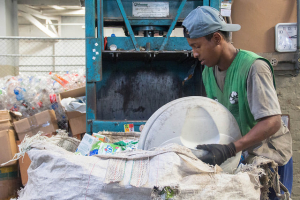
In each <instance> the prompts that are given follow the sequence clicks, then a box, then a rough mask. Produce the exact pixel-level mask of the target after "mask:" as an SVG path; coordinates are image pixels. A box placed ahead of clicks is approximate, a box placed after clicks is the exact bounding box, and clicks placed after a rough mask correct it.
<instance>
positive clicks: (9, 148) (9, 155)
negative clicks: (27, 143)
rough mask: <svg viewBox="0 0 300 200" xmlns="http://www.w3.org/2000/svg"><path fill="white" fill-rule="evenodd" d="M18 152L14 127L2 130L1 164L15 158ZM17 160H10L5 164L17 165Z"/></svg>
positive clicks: (0, 137)
mask: <svg viewBox="0 0 300 200" xmlns="http://www.w3.org/2000/svg"><path fill="white" fill-rule="evenodd" d="M16 153H17V145H16V138H15V132H14V131H13V130H12V129H8V130H3V131H0V164H2V163H5V162H7V161H10V160H11V159H13V157H14V155H15V154H16ZM16 163H17V161H13V162H10V163H8V164H6V165H5V166H11V165H15V164H16Z"/></svg>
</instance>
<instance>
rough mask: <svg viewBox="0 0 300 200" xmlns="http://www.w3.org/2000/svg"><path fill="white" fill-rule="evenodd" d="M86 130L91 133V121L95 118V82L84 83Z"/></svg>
mask: <svg viewBox="0 0 300 200" xmlns="http://www.w3.org/2000/svg"><path fill="white" fill-rule="evenodd" d="M85 94H86V99H87V102H86V122H87V124H86V132H87V133H88V134H92V133H93V123H92V122H93V121H94V120H95V119H96V109H97V103H96V83H95V82H94V83H86V93H85Z"/></svg>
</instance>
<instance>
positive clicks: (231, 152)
mask: <svg viewBox="0 0 300 200" xmlns="http://www.w3.org/2000/svg"><path fill="white" fill-rule="evenodd" d="M197 149H202V150H206V151H208V154H206V155H205V156H202V157H200V158H199V159H200V160H202V161H203V162H205V163H208V164H210V165H216V164H217V165H221V164H222V163H223V162H225V160H227V159H228V158H231V157H233V156H235V154H236V148H235V145H234V144H233V142H231V143H230V144H227V145H226V144H204V145H198V146H197Z"/></svg>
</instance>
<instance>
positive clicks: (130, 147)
mask: <svg viewBox="0 0 300 200" xmlns="http://www.w3.org/2000/svg"><path fill="white" fill-rule="evenodd" d="M112 134H113V133H109V132H106V131H104V132H99V133H93V135H88V134H84V135H83V138H82V140H81V141H80V140H78V139H76V138H73V137H69V136H68V133H67V132H66V131H65V130H56V134H53V135H52V136H49V135H45V134H44V133H43V132H42V131H39V132H38V133H37V134H35V135H33V136H25V138H24V139H23V140H22V142H21V143H20V144H19V145H18V149H19V151H18V152H19V153H16V154H15V156H14V158H13V159H12V160H19V163H20V165H21V163H24V162H27V161H24V160H26V159H28V160H29V162H30V163H29V165H27V170H26V172H27V178H28V180H27V182H26V183H25V184H24V183H23V185H24V187H20V184H19V188H18V195H16V196H15V199H19V200H22V199H253V200H254V199H259V198H260V197H261V194H262V193H264V194H266V192H267V188H268V187H269V185H268V184H274V183H275V182H274V180H273V179H274V178H272V176H273V175H274V174H269V172H267V171H266V170H265V169H266V166H272V167H273V168H274V169H275V170H276V168H277V165H276V164H275V163H274V162H273V161H271V160H268V159H263V158H256V159H254V162H253V164H251V165H240V166H239V167H238V169H237V170H236V171H235V172H234V173H233V174H228V173H224V172H223V171H222V169H221V168H220V167H219V166H217V165H216V166H210V165H208V164H206V163H203V162H202V161H201V160H199V159H198V158H197V157H195V155H194V154H193V153H192V152H191V150H190V149H188V148H186V147H184V146H181V145H178V144H167V145H165V146H162V147H158V148H155V149H153V150H140V149H137V146H138V141H139V140H138V139H139V134H140V133H138V132H135V136H134V137H131V139H125V140H121V141H119V142H115V141H111V140H110V139H109V138H110V137H109V136H108V135H112ZM124 134H126V133H123V136H124ZM130 134H131V133H129V134H128V135H130ZM112 142H113V143H112ZM23 156H25V157H24V158H23ZM13 162H15V161H13ZM10 163H11V162H9V163H8V164H10ZM21 173H22V172H21ZM21 176H23V174H21ZM261 177H264V180H265V181H264V182H260V178H261ZM264 188H266V189H265V190H264ZM224 191H226V192H224ZM41 195H42V196H41ZM262 199H264V198H262ZM266 199H267V198H266Z"/></svg>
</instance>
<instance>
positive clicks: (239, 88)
mask: <svg viewBox="0 0 300 200" xmlns="http://www.w3.org/2000/svg"><path fill="white" fill-rule="evenodd" d="M182 26H183V27H184V35H185V37H186V38H187V41H188V43H189V45H190V46H191V47H192V49H193V55H194V57H195V58H197V59H198V60H199V61H200V62H201V65H205V69H204V70H203V74H202V76H203V82H204V85H205V90H206V93H207V97H209V98H212V99H215V100H216V101H218V102H219V103H221V104H223V105H224V106H225V107H226V108H227V109H228V110H229V111H230V112H231V113H232V114H233V116H234V117H235V119H236V121H237V123H238V125H239V127H240V130H241V133H242V136H243V137H242V138H241V139H239V140H238V141H235V142H234V143H230V144H227V145H221V144H208V145H198V146H197V148H198V149H204V150H207V151H209V154H208V155H206V156H204V157H202V158H200V159H201V160H202V161H204V162H206V163H209V164H212V165H215V164H218V165H220V164H222V163H223V162H224V161H225V160H227V159H228V158H230V157H232V156H235V155H236V153H237V152H239V151H243V150H247V151H248V153H249V154H250V155H254V156H264V157H267V158H270V159H272V160H275V161H276V162H277V163H278V165H279V166H280V167H279V173H280V176H281V177H280V180H281V181H282V182H283V184H284V185H285V186H286V187H287V188H288V189H289V192H290V193H291V190H292V180H293V176H292V174H293V162H292V158H291V156H292V139H291V134H290V132H289V130H288V128H287V127H286V126H285V125H284V123H283V122H282V120H281V110H280V106H279V102H278V98H277V94H276V91H275V80H274V75H273V68H272V66H271V64H270V63H269V61H268V60H266V59H264V58H262V57H260V56H258V55H257V54H255V53H253V52H249V51H245V50H239V49H236V48H235V47H234V46H233V45H232V44H231V43H230V41H229V39H228V35H229V32H232V31H238V30H239V29H240V25H238V24H226V22H225V21H224V19H223V17H222V16H221V15H220V13H219V11H218V10H216V9H214V8H211V7H208V6H201V7H198V8H196V9H195V10H193V11H192V12H191V13H190V14H189V15H188V16H187V17H186V18H185V20H184V21H183V23H182Z"/></svg>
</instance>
